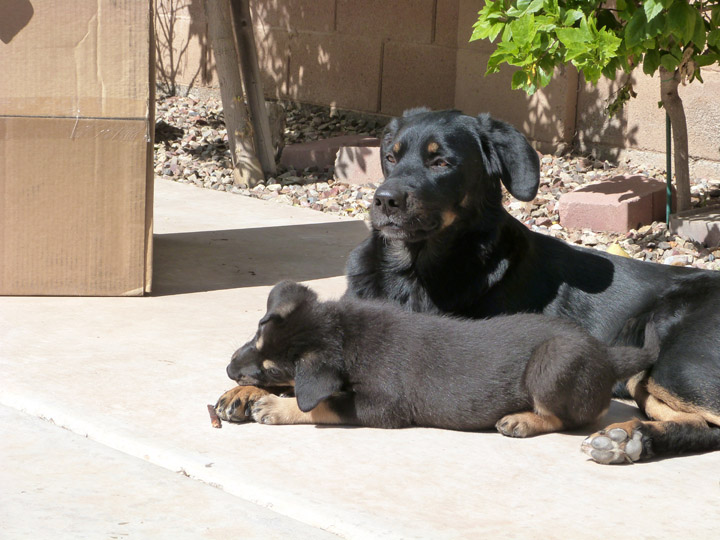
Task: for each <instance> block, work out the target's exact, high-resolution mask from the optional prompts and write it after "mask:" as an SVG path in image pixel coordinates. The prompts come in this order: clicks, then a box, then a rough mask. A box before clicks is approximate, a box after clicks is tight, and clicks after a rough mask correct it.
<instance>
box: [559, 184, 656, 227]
mask: <svg viewBox="0 0 720 540" xmlns="http://www.w3.org/2000/svg"><path fill="white" fill-rule="evenodd" d="M559 210H560V222H561V223H562V224H563V226H565V227H589V228H591V229H593V230H595V231H614V232H625V231H628V230H629V229H631V228H632V227H637V226H639V225H640V224H647V223H652V222H653V221H654V220H658V219H663V217H664V212H665V183H664V182H662V181H660V180H655V179H652V178H646V177H642V176H628V175H624V176H617V177H615V178H612V179H610V180H608V181H604V182H600V183H597V184H591V185H588V186H583V187H581V188H579V189H577V190H575V191H573V192H571V193H566V194H565V195H562V196H561V197H560V208H559Z"/></svg>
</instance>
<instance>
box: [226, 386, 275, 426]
mask: <svg viewBox="0 0 720 540" xmlns="http://www.w3.org/2000/svg"><path fill="white" fill-rule="evenodd" d="M269 394H270V392H269V391H268V390H265V389H263V388H257V387H255V386H236V387H235V388H233V389H232V390H228V391H227V392H225V393H224V394H223V395H222V396H220V398H219V399H218V400H217V403H216V404H215V412H216V413H217V415H218V416H219V417H220V418H222V419H223V420H226V421H228V422H247V421H249V420H252V417H251V416H250V409H251V407H252V405H253V404H254V403H255V402H256V401H257V400H258V399H260V398H261V397H263V396H267V395H269Z"/></svg>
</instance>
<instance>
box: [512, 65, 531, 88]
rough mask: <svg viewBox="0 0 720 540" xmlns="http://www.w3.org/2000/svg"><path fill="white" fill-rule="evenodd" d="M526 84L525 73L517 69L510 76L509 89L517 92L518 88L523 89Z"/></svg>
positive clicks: (526, 77)
mask: <svg viewBox="0 0 720 540" xmlns="http://www.w3.org/2000/svg"><path fill="white" fill-rule="evenodd" d="M527 82H528V76H527V73H525V72H524V71H523V70H521V69H519V70H517V71H516V72H515V73H513V76H512V83H511V88H512V89H513V90H517V89H518V88H522V87H524V86H525V85H526V84H527Z"/></svg>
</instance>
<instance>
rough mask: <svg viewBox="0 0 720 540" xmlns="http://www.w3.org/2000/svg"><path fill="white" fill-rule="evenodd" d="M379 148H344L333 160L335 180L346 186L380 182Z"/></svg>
mask: <svg viewBox="0 0 720 540" xmlns="http://www.w3.org/2000/svg"><path fill="white" fill-rule="evenodd" d="M380 163H381V157H380V146H379V141H378V146H345V147H343V148H340V150H338V152H337V157H336V158H335V180H337V181H338V182H343V183H346V184H356V185H362V184H373V183H379V182H381V181H382V178H383V172H382V167H381V166H380Z"/></svg>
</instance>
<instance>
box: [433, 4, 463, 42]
mask: <svg viewBox="0 0 720 540" xmlns="http://www.w3.org/2000/svg"><path fill="white" fill-rule="evenodd" d="M459 12H460V5H459V3H458V1H457V0H437V9H436V10H435V38H434V39H433V43H434V44H435V45H442V46H444V47H456V46H457V41H458V33H461V34H462V35H463V36H465V34H467V37H465V39H466V40H467V39H470V33H471V31H472V26H471V27H470V29H469V30H468V31H467V32H466V31H465V29H464V28H463V29H461V30H460V32H459V31H458V16H459Z"/></svg>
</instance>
